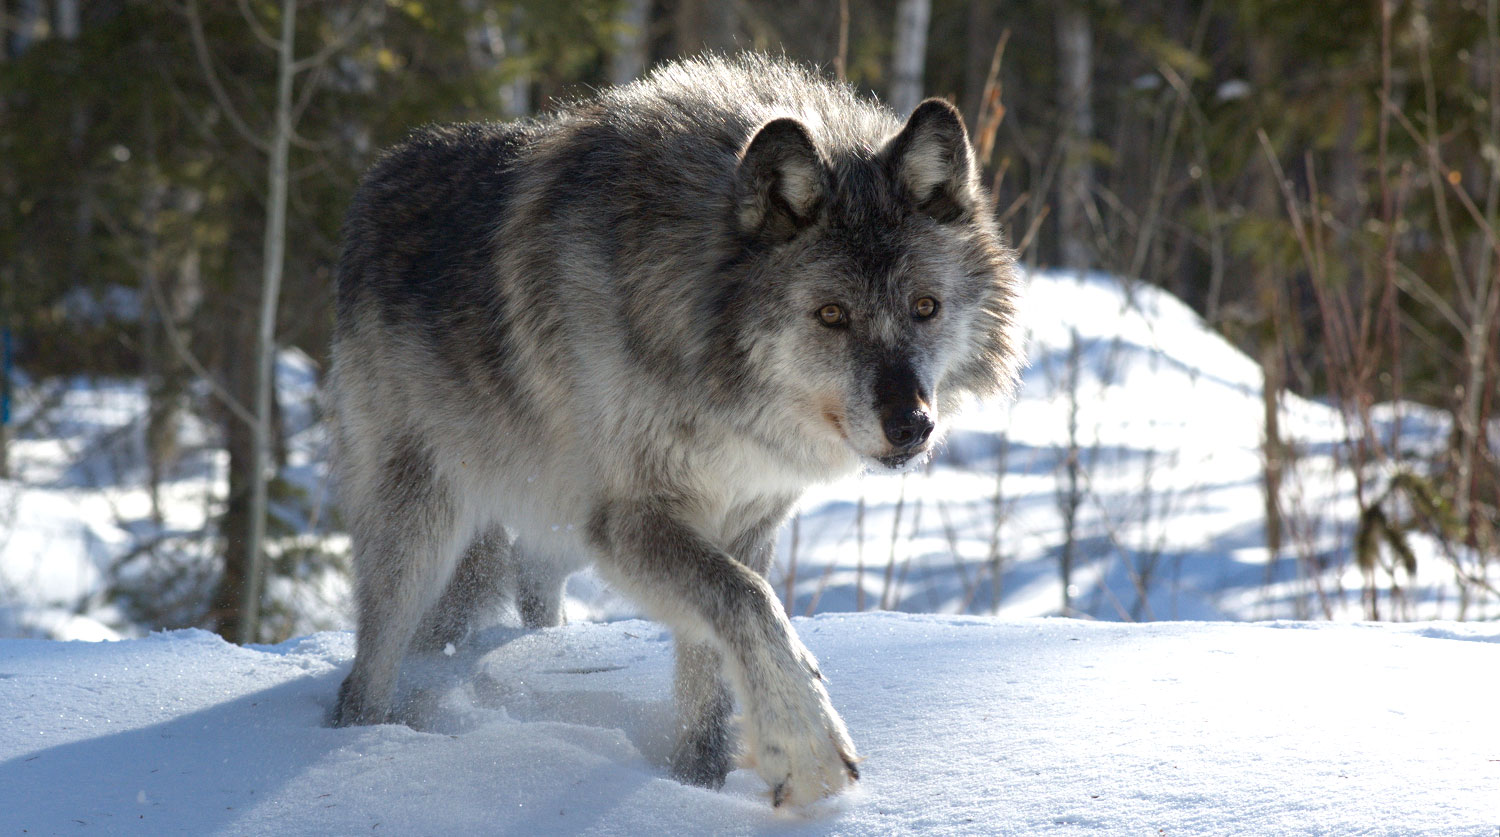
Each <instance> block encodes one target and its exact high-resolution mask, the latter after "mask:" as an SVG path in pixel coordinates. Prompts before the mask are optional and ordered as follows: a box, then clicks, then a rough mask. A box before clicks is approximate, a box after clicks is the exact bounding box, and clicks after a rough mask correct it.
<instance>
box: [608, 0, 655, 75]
mask: <svg viewBox="0 0 1500 837" xmlns="http://www.w3.org/2000/svg"><path fill="white" fill-rule="evenodd" d="M650 18H651V0H625V3H624V5H623V7H622V8H621V10H620V28H619V29H618V30H617V31H616V32H615V51H614V54H613V55H611V56H610V59H609V81H610V83H611V84H629V83H630V82H632V81H635V80H636V79H638V78H640V77H641V74H643V73H645V72H646V42H647V39H646V29H647V26H648V25H649V24H650V22H651V21H650Z"/></svg>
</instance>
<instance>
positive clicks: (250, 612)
mask: <svg viewBox="0 0 1500 837" xmlns="http://www.w3.org/2000/svg"><path fill="white" fill-rule="evenodd" d="M296 27H297V0H282V3H281V38H280V41H279V42H278V44H277V53H276V128H275V131H274V133H272V135H271V161H270V165H269V167H268V172H267V184H266V192H267V195H268V199H267V201H266V204H267V206H266V238H265V258H264V262H263V264H264V273H263V277H262V282H261V304H260V321H259V322H260V328H259V331H258V332H257V335H256V344H255V355H256V358H255V360H256V375H255V426H254V428H253V434H252V441H251V452H250V464H251V467H252V468H253V469H254V470H253V472H252V475H251V480H250V489H251V494H250V510H249V514H250V531H249V537H250V540H249V544H248V545H247V547H246V558H247V559H248V560H249V566H248V568H247V570H246V573H245V585H244V591H245V599H244V604H243V605H242V607H243V610H244V615H243V619H242V620H241V622H240V634H239V641H240V642H242V643H245V642H254V641H255V640H256V634H257V632H258V630H259V628H260V582H261V576H262V575H263V574H264V567H265V556H264V543H265V537H266V483H267V481H268V476H267V473H266V464H267V462H266V460H267V459H268V456H267V454H268V452H269V451H270V449H271V421H272V409H271V386H272V383H273V381H274V380H275V374H276V308H277V303H278V301H279V300H280V298H281V273H282V269H283V267H284V266H285V255H286V193H287V157H288V155H289V153H290V151H291V140H292V74H293V67H292V49H293V46H294V42H293V38H294V35H295V34H296V31H297V28H296Z"/></svg>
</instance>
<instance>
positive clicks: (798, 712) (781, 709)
mask: <svg viewBox="0 0 1500 837" xmlns="http://www.w3.org/2000/svg"><path fill="white" fill-rule="evenodd" d="M805 691H806V694H805V695H804V696H803V699H801V700H797V701H787V702H785V703H783V704H782V705H781V706H778V707H776V708H775V709H774V710H772V711H770V712H753V713H751V715H752V716H759V718H758V719H757V720H758V721H759V723H752V724H750V726H751V727H752V728H751V729H750V730H748V731H747V741H746V749H747V751H748V752H747V756H748V761H749V762H750V766H752V767H753V768H754V769H755V772H756V773H758V774H760V777H761V778H762V779H765V780H766V784H768V785H770V786H771V804H773V805H775V806H776V807H778V808H779V807H781V806H783V805H786V806H789V807H798V806H801V805H807V804H809V803H812V802H816V801H818V800H819V799H822V798H823V797H825V796H832V795H834V794H836V793H839V792H840V791H842V790H844V789H845V788H846V787H848V786H849V785H851V784H853V783H854V782H855V781H856V780H858V779H859V768H858V767H857V766H856V765H857V764H858V763H859V756H857V755H856V754H855V752H854V743H853V742H852V741H850V740H849V731H848V730H847V729H846V728H845V727H844V720H843V719H842V718H840V717H839V714H838V713H837V712H835V711H834V709H833V705H832V704H831V703H830V702H829V700H828V691H827V690H826V689H824V688H823V684H822V683H820V682H817V681H816V680H812V681H809V682H808V684H807V688H806V690H805ZM747 720H750V719H749V718H747Z"/></svg>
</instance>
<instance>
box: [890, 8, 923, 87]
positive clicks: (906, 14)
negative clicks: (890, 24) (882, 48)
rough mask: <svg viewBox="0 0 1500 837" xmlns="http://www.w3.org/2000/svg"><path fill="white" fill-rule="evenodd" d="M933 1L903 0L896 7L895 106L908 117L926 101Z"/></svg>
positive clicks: (892, 70) (892, 72)
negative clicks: (924, 82)
mask: <svg viewBox="0 0 1500 837" xmlns="http://www.w3.org/2000/svg"><path fill="white" fill-rule="evenodd" d="M931 18H932V0H901V2H900V4H899V5H897V6H896V49H895V54H894V55H893V56H892V59H891V107H892V108H895V110H896V112H897V113H899V114H901V115H903V116H905V115H906V114H909V113H911V112H912V111H913V110H916V107H917V105H918V104H919V103H920V102H921V101H922V68H923V65H924V64H926V63H927V26H928V24H929V23H930V22H931Z"/></svg>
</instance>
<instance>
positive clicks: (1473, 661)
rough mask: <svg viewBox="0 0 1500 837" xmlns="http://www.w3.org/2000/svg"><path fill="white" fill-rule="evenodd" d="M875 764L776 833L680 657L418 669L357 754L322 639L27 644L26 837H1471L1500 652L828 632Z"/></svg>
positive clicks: (509, 640)
mask: <svg viewBox="0 0 1500 837" xmlns="http://www.w3.org/2000/svg"><path fill="white" fill-rule="evenodd" d="M796 626H797V629H798V631H799V632H800V633H801V635H802V637H803V639H804V640H805V641H806V642H807V644H808V645H809V647H811V648H812V649H813V651H814V652H815V653H817V654H818V655H819V657H820V659H821V661H822V664H823V670H824V672H825V673H826V675H827V676H828V678H829V681H830V691H831V693H832V695H833V699H834V703H835V705H836V706H838V707H839V708H840V710H841V711H842V712H843V713H844V717H845V719H846V720H847V721H848V723H849V728H850V730H851V732H852V734H853V736H854V738H855V741H856V743H857V744H858V746H859V747H860V751H861V753H862V755H864V756H865V762H864V763H863V765H862V766H861V772H862V774H863V777H864V778H863V780H862V782H861V783H860V785H859V786H858V788H857V789H856V790H855V791H853V792H852V793H849V794H847V795H845V796H843V797H840V798H838V799H835V800H831V801H828V802H825V803H822V804H820V805H818V806H815V807H814V808H813V809H812V810H808V811H801V812H778V811H774V810H773V809H772V808H771V807H770V804H769V800H768V798H767V792H766V788H765V786H764V784H763V783H761V782H760V780H759V779H758V778H756V777H755V776H754V775H753V774H752V773H750V772H749V771H745V770H740V771H736V772H735V773H733V774H731V776H730V779H729V782H728V785H727V786H726V787H725V789H724V790H723V791H720V792H712V791H707V790H703V789H699V788H692V787H686V786H683V785H680V784H677V783H676V782H673V781H671V780H670V779H669V778H667V775H666V770H665V767H664V765H663V760H664V754H665V752H666V741H667V739H668V738H669V736H670V734H671V726H672V721H671V718H672V709H671V705H670V703H671V698H670V694H671V689H670V678H671V647H670V646H671V644H670V642H669V641H668V638H667V636H666V635H665V634H663V632H662V631H661V629H660V628H658V627H656V626H654V625H652V624H649V623H644V622H638V621H626V622H618V623H612V624H581V625H571V626H567V627H563V628H556V629H549V630H544V631H538V632H530V633H528V632H523V631H518V630H512V629H503V628H497V629H492V630H490V631H487V632H484V633H482V634H480V635H479V636H478V637H477V638H476V640H475V641H474V642H472V643H471V645H470V646H468V647H465V648H463V649H459V650H458V653H456V654H454V655H452V656H450V657H443V656H441V655H439V656H437V657H435V658H433V659H426V660H419V661H416V664H414V665H409V666H408V667H407V670H406V672H405V673H404V675H403V680H402V686H401V690H402V695H403V697H404V705H405V707H406V709H405V714H406V717H407V718H408V719H409V720H410V721H411V722H412V723H413V725H414V727H409V726H398V725H388V726H378V727H364V728H358V729H331V728H329V727H327V726H326V725H325V719H326V717H327V714H328V712H329V709H330V707H331V704H332V701H333V698H334V694H335V692H336V690H337V687H338V683H339V680H340V678H341V677H342V676H343V674H344V673H345V672H346V671H347V669H348V664H349V662H350V658H351V656H352V653H353V642H352V636H351V635H350V634H347V633H322V634H315V635H313V636H309V637H305V638H302V639H297V640H293V641H290V642H287V643H283V644H281V645H277V646H271V647H251V648H240V647H235V646H232V645H228V644H226V643H224V642H222V641H221V640H219V639H218V638H217V637H215V636H213V635H211V634H207V633H203V632H201V631H179V632H174V633H169V634H153V635H151V636H150V637H147V638H145V639H138V640H126V641H122V642H117V643H105V644H89V643H76V642H73V643H58V642H43V641H32V640H6V641H0V706H3V707H5V709H4V712H5V715H6V723H5V724H4V725H3V727H0V831H3V832H4V833H21V832H23V831H24V832H26V833H44V834H50V833H64V832H65V833H69V834H89V833H108V834H153V835H155V834H231V833H232V834H247V833H248V834H268V833H275V834H288V835H295V834H352V833H366V834H368V833H372V832H373V833H378V834H477V833H490V834H542V833H569V834H601V835H603V834H620V835H631V834H646V835H657V834H707V833H716V834H736V833H738V834H745V833H795V834H854V835H858V834H880V835H886V834H893V833H913V832H920V833H926V834H959V833H985V834H1016V835H1033V834H1078V833H1089V834H1100V835H1113V834H1157V833H1165V834H1257V835H1259V834H1286V835H1297V834H1308V835H1313V834H1320V835H1321V834H1340V835H1360V834H1371V835H1373V834H1402V835H1411V834H1443V835H1476V837H1479V836H1480V835H1483V836H1484V837H1489V835H1493V834H1494V833H1495V829H1496V827H1497V825H1500V822H1497V817H1500V749H1497V747H1500V745H1497V743H1496V742H1500V715H1497V714H1496V713H1495V712H1494V706H1493V700H1494V685H1495V681H1494V674H1493V672H1494V671H1495V670H1496V663H1497V662H1500V645H1497V644H1496V643H1497V642H1500V627H1496V626H1493V625H1488V626H1480V625H1473V624H1462V625H1461V624H1456V623H1429V624H1425V625H1418V626H1408V627H1399V626H1372V625H1350V624H1307V623H1272V624H1258V625H1246V624H1222V623H1221V624H1199V625H1193V624H1184V623H1157V624H1152V625H1122V624H1107V623H1090V622H1081V621H1074V620H1064V619H1047V620H1026V621H1019V622H1004V621H996V620H990V619H986V618H981V617H956V616H948V617H942V616H913V615H902V614H859V615H854V614H850V615H838V616H823V617H818V618H815V619H799V620H797V622H796Z"/></svg>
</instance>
